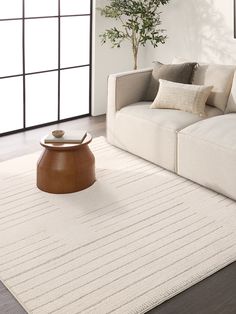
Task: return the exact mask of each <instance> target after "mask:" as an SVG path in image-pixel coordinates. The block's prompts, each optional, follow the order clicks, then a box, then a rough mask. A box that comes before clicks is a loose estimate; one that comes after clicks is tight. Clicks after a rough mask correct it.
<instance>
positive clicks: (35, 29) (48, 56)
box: [25, 18, 58, 73]
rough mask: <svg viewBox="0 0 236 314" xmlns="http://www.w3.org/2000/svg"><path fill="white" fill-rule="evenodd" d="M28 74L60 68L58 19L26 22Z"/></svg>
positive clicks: (26, 63) (26, 62)
mask: <svg viewBox="0 0 236 314" xmlns="http://www.w3.org/2000/svg"><path fill="white" fill-rule="evenodd" d="M25 58H26V60H25V65H26V72H27V73H29V72H35V71H42V70H50V69H56V68H57V67H58V19H57V18H50V19H35V20H26V21H25Z"/></svg>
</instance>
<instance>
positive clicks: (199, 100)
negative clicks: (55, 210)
mask: <svg viewBox="0 0 236 314" xmlns="http://www.w3.org/2000/svg"><path fill="white" fill-rule="evenodd" d="M159 83H160V86H159V91H158V93H157V96H156V98H155V99H154V101H153V103H152V104H151V108H152V109H157V108H158V109H160V108H163V109H178V110H182V111H187V112H192V113H195V114H198V115H200V116H205V105H206V101H207V98H208V97H209V95H210V93H211V90H212V88H213V86H203V85H192V84H181V83H174V82H170V81H166V80H159Z"/></svg>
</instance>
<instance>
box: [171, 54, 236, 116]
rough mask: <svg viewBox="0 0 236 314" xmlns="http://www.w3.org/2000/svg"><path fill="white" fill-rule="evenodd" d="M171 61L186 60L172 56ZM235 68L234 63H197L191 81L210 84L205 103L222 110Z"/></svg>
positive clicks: (181, 61) (179, 61) (180, 61)
mask: <svg viewBox="0 0 236 314" xmlns="http://www.w3.org/2000/svg"><path fill="white" fill-rule="evenodd" d="M172 62H173V63H175V64H182V63H185V62H188V61H186V60H185V59H183V58H174V59H173V61H172ZM235 70H236V66H235V65H224V64H205V63H199V66H198V67H197V68H196V71H194V77H193V82H192V83H193V84H195V85H207V86H209V85H212V86H213V89H212V91H211V94H210V96H209V98H208V100H207V104H208V105H210V106H213V107H216V108H218V109H220V110H221V111H224V110H225V108H226V105H227V101H228V98H229V95H230V91H231V87H232V82H233V76H234V72H235Z"/></svg>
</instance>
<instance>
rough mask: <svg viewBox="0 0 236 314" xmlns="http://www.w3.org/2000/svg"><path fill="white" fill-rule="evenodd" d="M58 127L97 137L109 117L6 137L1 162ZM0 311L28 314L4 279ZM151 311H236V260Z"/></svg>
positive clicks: (160, 313)
mask: <svg viewBox="0 0 236 314" xmlns="http://www.w3.org/2000/svg"><path fill="white" fill-rule="evenodd" d="M56 128H62V129H64V130H67V129H72V130H75V129H86V130H88V131H89V132H90V133H91V134H92V135H93V136H94V137H95V136H100V135H105V116H99V117H89V118H83V119H79V120H74V121H71V122H66V123H61V124H58V125H54V126H50V127H44V128H40V129H36V130H33V131H28V132H24V133H19V134H15V135H10V136H5V137H2V138H0V161H4V160H7V159H10V158H14V157H18V156H22V155H24V154H28V153H32V152H35V151H38V150H39V149H41V147H40V145H39V140H40V138H41V137H42V136H44V135H45V134H47V133H48V132H49V131H50V130H53V129H56ZM0 314H26V312H25V311H24V309H23V308H22V307H21V306H20V304H19V303H18V302H17V301H16V300H15V298H14V297H13V296H12V295H11V293H10V292H9V291H8V290H7V289H6V288H5V287H4V285H3V284H2V283H1V282H0ZM45 314H46V313H45ZM65 314H70V313H65ZM101 314H103V313H101ZM124 314H125V313H124ZM148 314H236V262H235V263H233V264H231V265H229V266H228V267H226V268H224V269H222V270H221V271H219V272H218V273H216V274H214V275H212V276H211V277H209V278H207V279H205V280H203V281H202V282H200V283H198V284H197V285H195V286H193V287H191V288H189V289H188V290H186V291H184V292H182V293H180V294H179V295H177V296H176V297H174V298H172V299H171V300H168V301H166V302H165V303H163V304H161V305H159V306H158V307H156V308H155V309H153V310H151V311H149V312H148Z"/></svg>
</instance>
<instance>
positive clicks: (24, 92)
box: [22, 0, 26, 128]
mask: <svg viewBox="0 0 236 314" xmlns="http://www.w3.org/2000/svg"><path fill="white" fill-rule="evenodd" d="M22 67H23V69H22V70H23V127H24V128H25V127H26V97H25V94H26V89H25V0H22Z"/></svg>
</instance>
